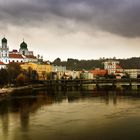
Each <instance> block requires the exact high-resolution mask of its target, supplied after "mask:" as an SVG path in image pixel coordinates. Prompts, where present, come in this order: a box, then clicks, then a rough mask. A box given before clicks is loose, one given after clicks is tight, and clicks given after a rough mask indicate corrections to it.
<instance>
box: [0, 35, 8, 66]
mask: <svg viewBox="0 0 140 140" xmlns="http://www.w3.org/2000/svg"><path fill="white" fill-rule="evenodd" d="M1 43H2V46H1V47H0V60H1V61H2V62H3V63H5V64H8V63H9V47H8V46H7V39H6V38H5V37H4V38H3V39H2V40H1Z"/></svg>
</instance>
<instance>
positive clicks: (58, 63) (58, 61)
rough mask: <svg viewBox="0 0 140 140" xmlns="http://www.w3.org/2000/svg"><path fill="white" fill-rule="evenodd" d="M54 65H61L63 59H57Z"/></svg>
mask: <svg viewBox="0 0 140 140" xmlns="http://www.w3.org/2000/svg"><path fill="white" fill-rule="evenodd" d="M53 64H54V65H61V59H60V58H56V59H55V60H54V61H53Z"/></svg>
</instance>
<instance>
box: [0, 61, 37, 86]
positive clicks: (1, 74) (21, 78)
mask: <svg viewBox="0 0 140 140" xmlns="http://www.w3.org/2000/svg"><path fill="white" fill-rule="evenodd" d="M37 79H38V74H37V72H36V71H35V70H32V68H30V67H29V68H28V70H23V69H21V67H20V65H19V64H18V63H14V62H13V63H10V64H8V65H7V66H6V69H4V68H2V69H0V87H1V88H2V87H3V86H5V85H8V86H20V85H25V84H29V83H30V82H31V81H33V80H37Z"/></svg>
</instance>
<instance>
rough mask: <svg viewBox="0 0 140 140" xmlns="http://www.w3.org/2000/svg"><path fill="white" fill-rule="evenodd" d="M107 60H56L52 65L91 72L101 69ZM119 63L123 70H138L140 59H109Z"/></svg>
mask: <svg viewBox="0 0 140 140" xmlns="http://www.w3.org/2000/svg"><path fill="white" fill-rule="evenodd" d="M106 60H109V59H98V60H94V59H92V60H78V59H72V58H68V59H67V61H61V59H60V58H56V59H55V60H54V61H53V62H52V64H54V65H58V66H60V65H61V66H66V67H67V69H69V70H83V69H84V70H91V69H94V68H103V67H104V65H103V62H104V61H106ZM111 60H116V61H119V62H120V66H121V67H122V68H124V69H140V57H132V58H128V59H111Z"/></svg>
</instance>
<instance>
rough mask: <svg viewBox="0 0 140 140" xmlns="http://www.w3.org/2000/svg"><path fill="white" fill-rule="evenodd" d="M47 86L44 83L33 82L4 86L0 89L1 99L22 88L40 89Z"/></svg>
mask: <svg viewBox="0 0 140 140" xmlns="http://www.w3.org/2000/svg"><path fill="white" fill-rule="evenodd" d="M43 88H45V85H44V84H31V85H27V86H17V87H4V88H2V89H0V101H1V100H3V99H5V98H7V97H8V96H9V95H11V94H12V93H13V92H14V91H18V90H19V91H20V90H38V89H43Z"/></svg>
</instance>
